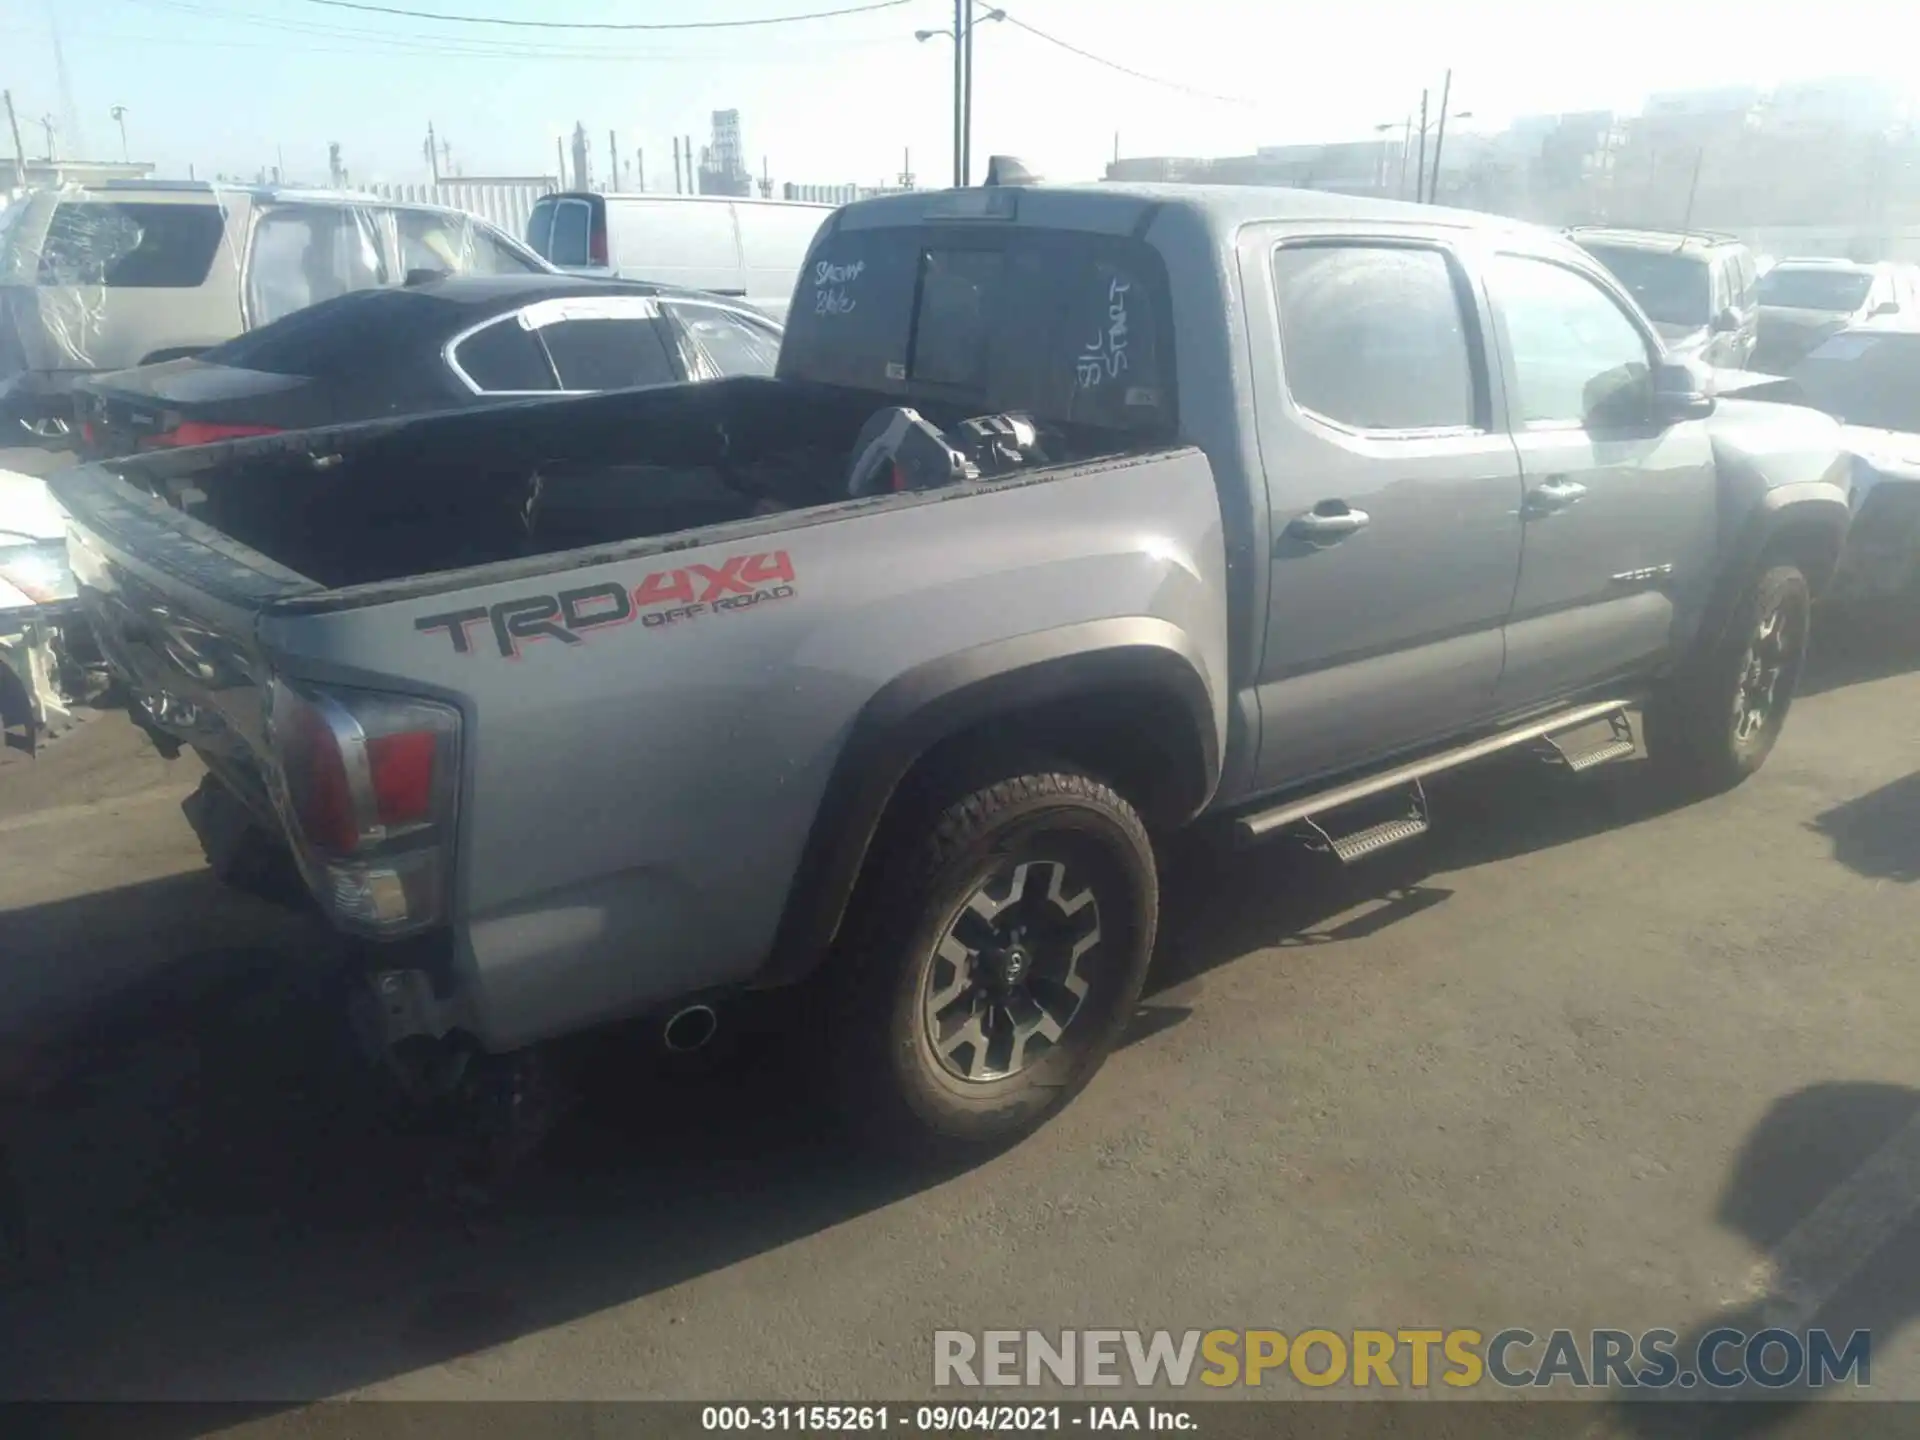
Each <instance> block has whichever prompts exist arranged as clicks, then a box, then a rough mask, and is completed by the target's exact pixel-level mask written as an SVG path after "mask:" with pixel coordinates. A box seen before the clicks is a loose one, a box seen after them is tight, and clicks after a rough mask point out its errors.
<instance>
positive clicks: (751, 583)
mask: <svg viewBox="0 0 1920 1440" xmlns="http://www.w3.org/2000/svg"><path fill="white" fill-rule="evenodd" d="M792 582H793V560H792V558H791V557H790V556H789V555H788V554H787V552H786V551H784V550H774V551H771V552H768V553H764V554H758V555H732V556H729V557H728V558H726V559H725V560H722V561H721V562H720V564H719V565H717V566H716V565H687V566H684V567H682V568H681V569H678V570H656V571H654V572H653V573H652V574H650V575H646V576H644V577H642V578H641V581H640V583H639V584H638V585H635V586H634V587H633V589H632V591H631V592H629V591H628V590H627V589H626V587H625V586H623V585H618V584H615V583H614V582H613V581H611V580H608V581H603V582H601V583H600V584H598V585H582V586H581V587H579V588H578V589H576V590H562V591H560V592H559V593H558V594H557V595H528V596H524V597H522V598H521V599H518V600H502V601H500V602H499V603H498V604H496V605H475V606H473V607H472V608H471V609H467V610H449V611H446V612H444V613H443V614H439V615H422V616H421V617H420V618H419V619H418V620H415V621H414V622H413V628H414V629H416V630H418V631H420V632H421V633H422V634H427V635H430V634H432V633H434V632H435V631H443V632H445V634H446V636H447V638H448V639H449V640H451V641H452V642H453V649H454V653H455V654H456V655H467V654H471V653H472V651H473V645H474V641H473V632H474V629H475V627H477V626H482V625H484V626H486V627H487V629H489V630H491V632H492V635H493V643H494V644H495V645H497V646H498V647H499V649H500V653H501V655H503V656H505V657H506V658H507V659H509V660H518V659H519V658H520V647H521V645H522V644H524V643H526V642H528V641H531V640H558V641H559V642H560V643H561V644H563V645H578V644H579V643H580V641H581V639H582V638H583V637H584V636H586V635H587V634H590V633H591V632H592V631H595V630H599V629H603V628H605V627H608V626H613V625H627V624H630V623H632V622H633V621H634V620H636V619H637V620H639V622H640V623H641V624H642V625H644V626H646V627H647V628H648V629H658V628H659V627H660V626H663V625H672V624H675V623H677V622H678V621H681V620H691V619H693V618H694V617H696V616H700V615H724V614H727V613H729V612H730V611H734V610H745V609H749V608H751V607H753V606H756V605H766V604H770V603H772V602H773V601H775V600H790V599H792V598H793V596H794V594H795V591H794V588H793V583H792Z"/></svg>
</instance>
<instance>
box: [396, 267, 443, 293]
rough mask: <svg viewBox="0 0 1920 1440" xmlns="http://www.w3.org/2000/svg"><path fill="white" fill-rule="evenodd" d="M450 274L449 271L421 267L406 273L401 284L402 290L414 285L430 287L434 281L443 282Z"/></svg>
mask: <svg viewBox="0 0 1920 1440" xmlns="http://www.w3.org/2000/svg"><path fill="white" fill-rule="evenodd" d="M452 274H453V272H452V271H451V270H432V269H428V268H426V267H424V266H422V267H420V268H418V269H414V270H409V271H407V278H406V279H405V281H403V282H402V288H403V289H404V288H408V287H411V286H414V285H431V284H432V283H433V282H434V281H436V280H445V279H447V278H448V277H450V276H451V275H452Z"/></svg>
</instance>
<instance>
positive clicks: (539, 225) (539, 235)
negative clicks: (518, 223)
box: [527, 200, 556, 260]
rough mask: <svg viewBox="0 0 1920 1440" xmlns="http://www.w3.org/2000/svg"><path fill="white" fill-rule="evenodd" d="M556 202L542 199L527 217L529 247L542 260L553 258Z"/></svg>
mask: <svg viewBox="0 0 1920 1440" xmlns="http://www.w3.org/2000/svg"><path fill="white" fill-rule="evenodd" d="M555 208H556V207H555V204H554V202H553V201H551V200H542V201H541V202H540V203H539V204H538V205H535V206H534V207H533V213H532V214H531V215H529V216H528V217H527V248H528V249H530V250H531V251H533V253H534V254H536V255H538V256H539V257H540V258H541V259H542V260H551V259H552V258H553V212H554V210H555Z"/></svg>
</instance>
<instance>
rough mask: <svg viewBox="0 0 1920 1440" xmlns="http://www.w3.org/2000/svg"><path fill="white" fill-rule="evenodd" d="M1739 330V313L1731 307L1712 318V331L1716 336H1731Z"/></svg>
mask: <svg viewBox="0 0 1920 1440" xmlns="http://www.w3.org/2000/svg"><path fill="white" fill-rule="evenodd" d="M1739 328H1740V312H1739V311H1737V310H1735V309H1734V308H1733V307H1732V306H1731V305H1729V306H1728V307H1727V308H1726V309H1724V310H1722V311H1721V312H1720V313H1719V314H1718V315H1716V316H1714V317H1713V326H1712V329H1713V333H1714V334H1716V335H1731V334H1732V333H1733V332H1734V331H1736V330H1738V329H1739Z"/></svg>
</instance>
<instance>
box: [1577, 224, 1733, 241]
mask: <svg viewBox="0 0 1920 1440" xmlns="http://www.w3.org/2000/svg"><path fill="white" fill-rule="evenodd" d="M1596 230H1599V231H1605V230H1613V231H1619V232H1637V233H1639V234H1642V235H1678V236H1680V237H1682V238H1683V239H1687V240H1712V241H1714V242H1716V243H1718V244H1723V245H1726V244H1731V245H1738V244H1741V243H1743V242H1742V241H1741V238H1740V237H1739V236H1738V235H1735V234H1732V233H1731V232H1729V231H1726V230H1693V229H1680V228H1677V227H1675V226H1672V225H1627V224H1619V225H1569V226H1567V228H1566V232H1565V233H1567V234H1569V235H1579V234H1583V233H1587V232H1590V231H1596Z"/></svg>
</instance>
